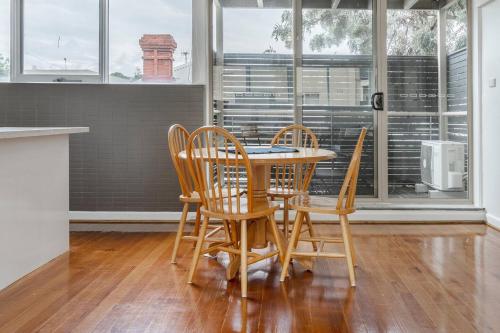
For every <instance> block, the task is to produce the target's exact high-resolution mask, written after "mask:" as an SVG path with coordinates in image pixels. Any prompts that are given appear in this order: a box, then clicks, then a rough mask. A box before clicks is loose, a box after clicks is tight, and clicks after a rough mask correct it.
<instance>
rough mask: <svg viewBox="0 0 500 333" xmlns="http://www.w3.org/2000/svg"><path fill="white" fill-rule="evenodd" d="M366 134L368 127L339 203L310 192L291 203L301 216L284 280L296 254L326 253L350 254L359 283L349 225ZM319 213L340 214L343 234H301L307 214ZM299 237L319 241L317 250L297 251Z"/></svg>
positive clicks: (326, 255) (290, 245)
mask: <svg viewBox="0 0 500 333" xmlns="http://www.w3.org/2000/svg"><path fill="white" fill-rule="evenodd" d="M365 136H366V128H363V129H362V130H361V134H360V135H359V138H358V142H357V144H356V147H355V149H354V152H353V154H352V158H351V162H350V164H349V168H348V169H347V173H346V175H345V178H344V182H343V184H342V187H341V189H340V193H339V196H338V199H337V204H336V206H332V205H331V204H329V201H328V200H325V199H324V198H320V197H314V196H309V195H302V196H298V197H296V198H295V199H294V202H292V204H291V208H292V209H295V210H296V211H297V216H296V219H295V223H294V225H293V230H292V236H291V237H290V241H289V243H288V249H287V252H286V257H285V260H284V262H283V270H282V272H281V277H280V281H284V280H285V278H286V276H287V274H288V267H289V263H290V260H291V259H292V258H297V257H299V258H303V257H324V258H346V259H347V267H348V270H349V281H350V283H351V286H353V287H354V286H355V285H356V280H355V273H354V265H355V260H356V256H355V252H354V244H353V241H352V235H351V229H350V226H349V220H348V218H347V216H348V215H350V214H352V213H354V212H355V211H356V209H355V206H354V203H355V200H356V186H357V181H358V175H359V167H360V163H361V153H362V150H363V142H364V139H365ZM309 213H318V214H332V215H338V216H339V218H340V226H341V232H342V237H340V238H335V237H314V236H310V237H308V238H302V237H300V230H301V226H302V222H303V219H304V215H305V214H309ZM299 241H303V242H311V243H313V244H314V243H319V246H318V249H317V250H316V252H303V251H297V244H298V242H299ZM325 243H343V244H344V250H345V253H335V252H327V251H323V248H324V244H325Z"/></svg>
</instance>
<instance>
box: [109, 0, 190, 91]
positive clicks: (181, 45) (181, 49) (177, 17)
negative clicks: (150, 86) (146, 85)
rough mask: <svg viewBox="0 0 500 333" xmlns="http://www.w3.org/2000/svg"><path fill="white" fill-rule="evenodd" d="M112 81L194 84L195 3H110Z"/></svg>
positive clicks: (113, 0) (117, 0) (118, 0)
mask: <svg viewBox="0 0 500 333" xmlns="http://www.w3.org/2000/svg"><path fill="white" fill-rule="evenodd" d="M109 6H110V9H109V73H110V75H109V81H110V82H112V83H143V82H150V83H155V82H156V83H177V84H183V83H191V81H192V70H191V69H192V62H191V50H192V36H191V31H192V27H191V22H192V3H191V1H187V0H165V1H160V0H156V1H148V2H140V1H135V0H110V2H109Z"/></svg>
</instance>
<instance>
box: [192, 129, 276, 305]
mask: <svg viewBox="0 0 500 333" xmlns="http://www.w3.org/2000/svg"><path fill="white" fill-rule="evenodd" d="M187 157H188V164H189V169H190V172H191V174H192V176H193V179H194V180H195V184H196V189H197V191H198V193H199V194H200V197H201V201H202V208H201V213H202V215H203V223H202V225H201V228H200V233H199V235H198V241H197V243H196V249H195V253H194V257H193V261H192V263H191V268H190V270H189V275H188V283H192V281H193V275H194V272H195V271H196V267H197V265H198V261H199V258H200V256H201V255H202V254H204V253H207V252H210V251H214V250H216V251H224V252H227V253H229V254H230V257H231V258H232V260H235V258H236V257H235V256H241V261H240V273H241V295H242V297H246V296H247V267H248V265H251V264H253V263H256V262H258V261H260V260H263V259H266V258H270V257H273V256H275V255H279V257H280V261H281V260H282V259H283V256H284V250H283V246H282V244H281V239H280V237H279V231H278V227H277V225H276V221H275V219H274V212H275V211H276V210H277V209H278V206H276V205H270V206H269V207H265V208H263V209H256V208H255V207H254V202H253V189H252V183H253V179H252V169H251V165H250V160H249V159H248V156H247V153H246V152H245V150H244V149H243V147H242V145H241V144H240V142H239V141H238V139H236V137H234V136H233V135H232V134H230V133H229V132H228V131H226V130H225V129H223V128H220V127H215V126H206V127H202V128H199V129H197V130H196V131H194V132H193V133H192V134H191V136H190V137H189V141H188V144H187ZM220 184H224V185H225V188H226V189H227V191H228V195H227V196H226V197H224V196H222V195H221V194H222V192H221V191H222V190H221V187H220ZM209 218H215V219H219V220H222V223H223V224H224V227H225V229H226V230H227V231H228V234H229V235H230V238H229V239H227V241H226V242H225V243H223V244H217V245H214V246H209V247H208V248H207V249H205V250H202V247H203V244H204V242H205V238H204V236H205V233H206V230H207V226H208V221H209ZM259 218H267V219H268V221H269V227H270V228H271V232H272V234H273V236H274V238H275V242H276V245H277V248H278V250H277V251H272V252H270V253H268V254H264V255H261V254H257V253H254V252H251V251H248V250H249V249H248V233H247V228H248V225H249V222H250V221H251V220H255V219H259ZM237 223H240V233H239V237H238V230H237Z"/></svg>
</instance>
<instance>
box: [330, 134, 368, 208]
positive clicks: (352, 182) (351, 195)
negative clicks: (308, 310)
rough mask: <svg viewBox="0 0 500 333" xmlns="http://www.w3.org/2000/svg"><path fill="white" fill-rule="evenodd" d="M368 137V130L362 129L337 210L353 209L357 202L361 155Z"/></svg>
mask: <svg viewBox="0 0 500 333" xmlns="http://www.w3.org/2000/svg"><path fill="white" fill-rule="evenodd" d="M365 137H366V128H364V127H363V128H362V129H361V134H360V135H359V138H358V142H357V143H356V147H355V148H354V152H353V153H352V158H351V162H350V163H349V168H348V169H347V173H346V175H345V178H344V182H343V184H342V187H341V189H340V192H339V196H338V199H337V209H338V210H341V209H352V208H354V202H355V200H356V186H357V184H358V175H359V168H360V165H361V154H362V152H363V142H364V140H365Z"/></svg>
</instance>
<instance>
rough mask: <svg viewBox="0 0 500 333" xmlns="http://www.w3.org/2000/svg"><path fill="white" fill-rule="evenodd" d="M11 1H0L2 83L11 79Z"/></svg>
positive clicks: (0, 69)
mask: <svg viewBox="0 0 500 333" xmlns="http://www.w3.org/2000/svg"><path fill="white" fill-rule="evenodd" d="M9 36H10V0H0V82H3V81H9V77H10V61H9V58H10V38H9Z"/></svg>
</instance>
